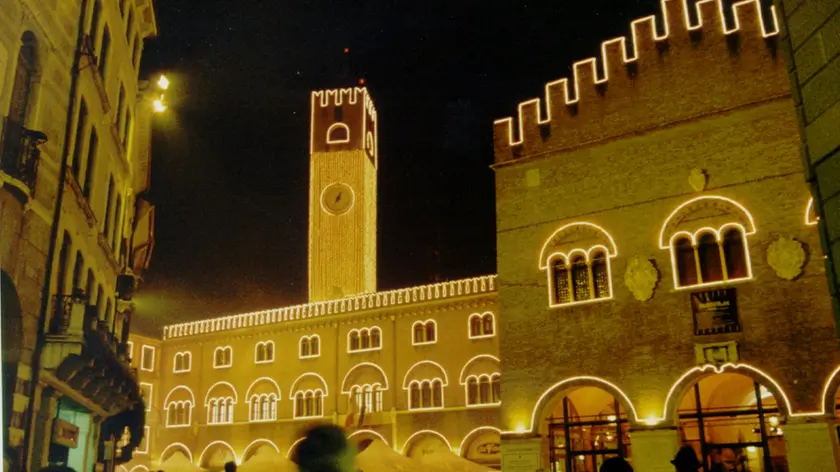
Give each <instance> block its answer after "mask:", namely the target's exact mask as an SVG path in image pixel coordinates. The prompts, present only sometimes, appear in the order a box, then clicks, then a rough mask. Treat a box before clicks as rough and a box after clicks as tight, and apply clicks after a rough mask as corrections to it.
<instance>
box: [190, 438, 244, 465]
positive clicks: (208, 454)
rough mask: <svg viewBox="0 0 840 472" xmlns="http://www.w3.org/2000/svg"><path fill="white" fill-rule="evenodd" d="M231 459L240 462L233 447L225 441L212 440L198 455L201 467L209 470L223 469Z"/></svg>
mask: <svg viewBox="0 0 840 472" xmlns="http://www.w3.org/2000/svg"><path fill="white" fill-rule="evenodd" d="M230 461H234V462H236V463H237V464H238V463H239V460H238V458H237V457H236V452H235V451H234V450H233V447H231V445H230V444H228V443H226V442H224V441H213V442H211V443H210V444H208V445H207V447H205V448H204V451H202V452H201V455H200V456H199V457H198V465H199V467H201V468H202V469H204V470H207V471H222V470H224V469H225V464H226V463H228V462H230Z"/></svg>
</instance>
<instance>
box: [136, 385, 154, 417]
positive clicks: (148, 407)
mask: <svg viewBox="0 0 840 472" xmlns="http://www.w3.org/2000/svg"><path fill="white" fill-rule="evenodd" d="M137 384H138V385H140V387H141V388H142V387H143V386H147V387H149V398H147V399H146V411H152V395H153V392H152V390H153V389H154V388H155V386H154V385H152V384H150V383H149V382H138V383H137Z"/></svg>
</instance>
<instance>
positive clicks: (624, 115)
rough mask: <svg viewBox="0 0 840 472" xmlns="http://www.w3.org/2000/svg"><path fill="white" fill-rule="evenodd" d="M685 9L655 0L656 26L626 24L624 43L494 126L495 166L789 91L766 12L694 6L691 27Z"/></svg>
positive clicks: (676, 1) (707, 0)
mask: <svg viewBox="0 0 840 472" xmlns="http://www.w3.org/2000/svg"><path fill="white" fill-rule="evenodd" d="M690 8H691V7H690V6H689V4H688V0H661V9H662V17H663V21H662V27H661V28H657V26H658V24H657V23H658V21H657V19H656V17H655V16H653V15H651V16H647V17H644V18H639V19H637V20H635V21H633V22H632V23H631V38H629V39H628V38H627V37H618V38H613V39H610V40H607V41H604V42H602V43H601V56H600V58H596V57H592V58H588V59H584V60H581V61H578V62H575V63H574V64H573V65H572V67H571V69H572V74H571V77H570V78H562V79H559V80H555V81H553V82H549V83H547V84H546V86H545V97H544V98H542V99H541V98H534V99H531V100H527V101H525V102H522V103H520V104H519V107H518V117H516V118H514V117H508V118H503V119H499V120H496V121H495V122H494V124H493V127H494V130H493V136H494V138H493V140H494V150H495V161H496V163H497V164H500V163H504V162H506V161H510V160H514V159H518V158H520V157H525V156H532V155H536V154H540V153H544V152H548V151H554V150H559V149H565V148H569V147H573V146H576V145H580V144H583V143H587V142H592V141H598V140H601V139H605V138H610V137H614V136H621V135H624V134H628V133H633V132H638V131H641V130H644V129H651V128H655V127H658V126H662V125H665V124H667V123H673V122H676V121H679V120H684V119H688V118H691V117H694V116H700V115H703V114H706V113H711V112H714V111H719V110H724V109H730V108H734V107H738V106H742V105H746V104H749V103H755V102H760V101H762V100H767V99H770V98H773V97H778V96H782V95H785V94H787V93H789V84H788V78H787V75H786V72H785V68H784V63H783V59H782V58H781V54H779V51H778V50H777V48H778V46H777V38H778V33H779V28H778V22H777V18H776V12H775V8H773V7H771V10H770V15H771V18H768V20H770V21H768V22H765V18H764V17H763V13H762V10H761V5H760V3H759V0H742V1H740V2H737V3H735V4H734V5H732V11H731V12H727V11H726V7H725V6H724V3H723V0H701V1H698V2H697V3H695V4H694V8H695V13H696V20H692V19H691V15H690V13H691V12H690ZM727 13H731V14H732V15H731V19H730V20H729V21H728V20H727ZM766 23H770V24H771V26H770V27H765V24H766ZM658 31H662V33H661V34H660V33H659V32H658Z"/></svg>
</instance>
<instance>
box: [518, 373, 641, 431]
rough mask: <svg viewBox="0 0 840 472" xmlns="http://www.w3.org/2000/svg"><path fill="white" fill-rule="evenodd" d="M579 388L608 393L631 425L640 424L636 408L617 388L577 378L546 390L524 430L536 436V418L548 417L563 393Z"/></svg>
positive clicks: (593, 380) (610, 384)
mask: <svg viewBox="0 0 840 472" xmlns="http://www.w3.org/2000/svg"><path fill="white" fill-rule="evenodd" d="M581 387H595V388H597V389H601V390H604V391H606V392H608V393H609V394H610V395H612V396H613V397H615V398H616V399H618V402H619V404H620V405H621V407H622V408H623V409H624V410H626V411H627V412H628V420H629V421H630V423H631V425H632V424H637V423H640V422H642V421H641V420H640V419H639V416H638V415H637V414H636V408H635V406H634V405H633V402H631V401H630V398H628V397H627V395H626V394H625V393H624V392H623V391H622V390H621V389H620V388H618V386H616V385H615V384H613V383H612V382H609V381H606V380H604V379H601V378H599V377H591V376H579V377H571V378H568V379H566V380H562V381H560V382H557V383H556V384H554V385H552V386H551V387H549V388H547V389H546V390H545V391H544V392H543V393H542V395H540V397H539V399H537V403H536V404H535V405H534V409H533V410H532V411H531V424H530V425H528V426H526V427H525V430H526V431H530V432H532V433H534V434H536V433H537V432H538V431H539V430H540V425H539V423H538V422H537V418H546V417H548V416H550V414H551V412H552V411H553V410H554V408H555V407H556V406H557V404H558V403H559V402H560V401H561V400H562V397H563V393H564V392H569V391H572V390H574V389H577V388H581Z"/></svg>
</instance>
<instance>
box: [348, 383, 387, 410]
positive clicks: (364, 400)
mask: <svg viewBox="0 0 840 472" xmlns="http://www.w3.org/2000/svg"><path fill="white" fill-rule="evenodd" d="M382 392H383V390H382V386H381V385H379V384H374V385H356V386H354V387H353V388H351V389H350V397H351V398H352V399H353V402H354V404H355V407H356V411H360V412H361V411H364V412H366V413H378V412H380V411H382Z"/></svg>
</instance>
